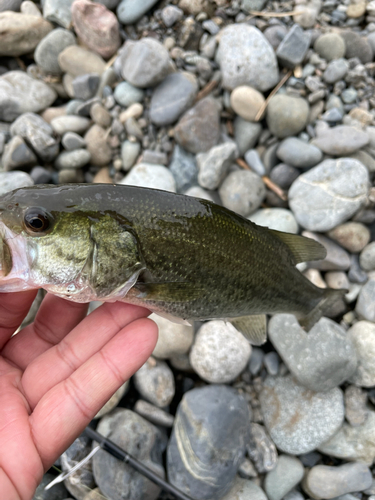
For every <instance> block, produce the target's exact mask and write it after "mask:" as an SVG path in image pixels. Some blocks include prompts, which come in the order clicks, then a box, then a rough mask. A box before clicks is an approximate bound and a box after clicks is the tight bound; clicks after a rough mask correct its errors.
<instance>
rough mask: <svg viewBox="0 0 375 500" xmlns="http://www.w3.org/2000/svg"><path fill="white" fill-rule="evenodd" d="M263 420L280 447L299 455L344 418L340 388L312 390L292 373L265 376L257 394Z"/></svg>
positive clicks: (317, 443) (338, 424) (333, 430)
mask: <svg viewBox="0 0 375 500" xmlns="http://www.w3.org/2000/svg"><path fill="white" fill-rule="evenodd" d="M259 399H260V404H261V409H262V414H263V417H264V422H265V424H266V427H267V430H268V432H269V433H270V436H271V438H272V440H273V442H274V443H275V444H276V446H277V447H278V448H279V450H281V451H284V452H285V453H290V454H292V455H299V454H301V453H307V452H309V451H312V450H315V448H317V447H318V446H319V445H321V444H322V443H324V442H325V441H327V439H329V438H330V437H331V436H332V435H333V434H334V433H335V432H336V431H337V430H338V429H339V428H340V426H341V424H342V422H343V419H344V402H343V394H342V391H341V390H340V389H339V388H335V389H331V390H330V391H328V392H326V393H315V392H312V391H309V390H307V389H306V388H304V387H303V386H301V385H298V384H297V383H296V382H295V381H294V380H293V378H292V376H291V375H288V376H287V377H268V378H267V379H266V380H265V383H264V386H263V390H262V392H261V393H260V398H259Z"/></svg>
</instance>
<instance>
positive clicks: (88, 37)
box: [71, 0, 121, 59]
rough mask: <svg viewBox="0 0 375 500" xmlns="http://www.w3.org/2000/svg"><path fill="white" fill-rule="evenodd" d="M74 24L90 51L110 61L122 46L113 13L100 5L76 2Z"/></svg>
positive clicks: (74, 4) (85, 0) (86, 0)
mask: <svg viewBox="0 0 375 500" xmlns="http://www.w3.org/2000/svg"><path fill="white" fill-rule="evenodd" d="M71 13H72V23H73V26H74V29H75V32H76V33H77V36H78V38H79V39H80V40H81V41H82V42H83V44H84V45H85V46H86V47H88V48H89V49H91V50H93V51H94V52H96V53H97V54H99V55H101V56H102V57H103V58H104V59H109V58H110V57H111V56H113V54H115V52H116V51H117V49H118V48H119V47H120V45H121V37H120V30H119V24H118V21H117V18H116V16H115V14H114V13H113V12H111V11H110V10H108V9H107V8H106V7H105V6H104V5H101V4H100V3H93V2H91V1H89V0H75V1H74V2H73V4H72V9H71Z"/></svg>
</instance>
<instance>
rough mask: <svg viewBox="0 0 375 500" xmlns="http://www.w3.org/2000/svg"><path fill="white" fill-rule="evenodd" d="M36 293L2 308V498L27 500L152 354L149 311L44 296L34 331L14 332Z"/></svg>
mask: <svg viewBox="0 0 375 500" xmlns="http://www.w3.org/2000/svg"><path fill="white" fill-rule="evenodd" d="M34 297H35V292H22V293H18V294H2V295H1V305H0V449H1V453H0V492H1V498H6V499H7V500H29V499H31V498H32V496H33V493H34V491H35V489H36V487H37V485H38V484H39V482H40V480H41V478H42V475H43V472H44V471H45V470H46V469H48V468H49V467H50V466H51V464H52V463H53V462H54V461H55V460H56V458H57V457H58V456H59V455H60V454H61V453H62V452H63V451H64V450H65V449H66V448H67V447H68V446H69V445H70V443H72V441H73V440H74V439H75V438H76V437H77V436H78V435H79V434H80V433H81V432H82V430H83V429H84V428H85V427H86V425H87V424H88V423H89V422H90V420H91V419H92V418H93V416H94V415H95V414H96V413H97V411H98V410H99V409H100V408H101V406H103V404H104V403H105V402H106V401H107V400H108V399H109V397H110V396H111V395H112V394H113V393H114V392H115V391H116V390H117V389H118V388H119V387H120V385H122V384H123V383H124V381H125V380H127V379H128V378H129V377H130V376H131V375H132V374H133V373H134V372H135V371H136V370H137V369H138V368H139V367H140V366H141V365H142V364H143V363H144V362H145V361H146V359H147V358H148V356H149V355H150V354H151V352H152V350H153V348H154V346H155V343H156V337H157V329H156V325H155V324H154V323H152V322H151V321H150V320H148V319H146V318H145V316H147V314H148V313H149V312H148V311H147V310H146V309H143V308H140V307H135V306H129V305H125V304H119V303H115V304H106V305H104V306H102V307H100V308H99V309H97V310H96V311H94V312H93V313H92V314H91V315H90V316H88V317H87V318H85V315H86V309H87V307H86V306H85V305H83V304H74V303H71V302H67V301H65V300H63V299H59V298H57V297H53V296H50V295H47V297H46V298H45V299H44V301H43V303H42V305H41V307H40V309H39V311H38V314H37V317H36V319H35V321H34V323H32V324H31V325H29V326H27V327H26V328H24V329H23V330H22V331H21V332H20V333H18V334H17V335H16V336H14V337H12V338H11V336H12V334H13V332H14V331H15V329H16V328H17V326H18V325H19V324H20V323H21V321H22V319H23V317H24V316H25V314H26V313H27V311H28V309H29V307H30V305H31V303H32V301H33V299H34Z"/></svg>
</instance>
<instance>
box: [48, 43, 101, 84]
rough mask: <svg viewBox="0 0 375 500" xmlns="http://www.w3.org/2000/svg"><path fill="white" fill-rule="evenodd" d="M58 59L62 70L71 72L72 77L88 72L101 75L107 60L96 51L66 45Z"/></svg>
mask: <svg viewBox="0 0 375 500" xmlns="http://www.w3.org/2000/svg"><path fill="white" fill-rule="evenodd" d="M57 60H58V63H59V66H60V68H61V69H62V71H63V72H64V73H69V74H70V75H71V76H72V77H76V76H79V75H85V74H86V73H98V74H99V75H101V74H102V73H104V71H105V61H104V60H103V59H102V58H101V57H100V56H99V55H98V54H95V52H92V51H91V50H87V49H84V48H83V47H78V46H69V47H66V48H65V49H64V50H63V51H62V52H60V53H59V55H58V58H57Z"/></svg>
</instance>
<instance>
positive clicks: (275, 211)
mask: <svg viewBox="0 0 375 500" xmlns="http://www.w3.org/2000/svg"><path fill="white" fill-rule="evenodd" d="M249 220H251V221H252V222H255V224H258V226H265V227H268V228H269V229H275V230H276V231H284V232H285V233H293V234H297V233H298V224H297V221H296V219H295V217H294V215H293V214H292V212H291V211H290V210H288V209H286V208H261V209H260V210H257V211H256V212H255V213H253V214H251V215H250V217H249Z"/></svg>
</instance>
